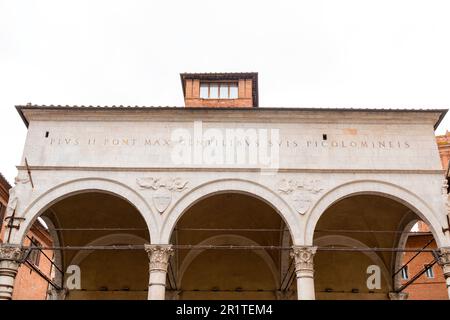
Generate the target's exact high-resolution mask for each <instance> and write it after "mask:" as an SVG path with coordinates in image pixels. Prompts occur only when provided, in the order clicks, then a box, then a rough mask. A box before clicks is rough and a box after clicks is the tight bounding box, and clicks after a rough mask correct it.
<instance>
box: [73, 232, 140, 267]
mask: <svg viewBox="0 0 450 320" xmlns="http://www.w3.org/2000/svg"><path fill="white" fill-rule="evenodd" d="M117 243H126V244H134V245H143V244H145V243H147V240H146V239H144V238H142V237H139V236H136V235H134V234H129V233H113V234H108V235H106V236H103V237H100V238H97V239H95V240H94V241H91V242H89V243H88V244H87V245H86V246H88V247H89V246H109V245H113V244H117ZM93 251H94V250H83V251H79V252H78V253H77V254H76V255H75V256H74V257H73V259H72V260H71V261H70V264H76V265H79V264H80V263H81V262H82V261H83V260H84V259H86V258H87V256H89V255H90V254H91V253H92V252H93Z"/></svg>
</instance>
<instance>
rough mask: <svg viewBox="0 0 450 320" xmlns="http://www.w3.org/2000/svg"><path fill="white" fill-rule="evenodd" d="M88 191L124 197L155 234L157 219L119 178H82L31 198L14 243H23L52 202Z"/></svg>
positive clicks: (152, 235)
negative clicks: (33, 225) (33, 198)
mask: <svg viewBox="0 0 450 320" xmlns="http://www.w3.org/2000/svg"><path fill="white" fill-rule="evenodd" d="M87 192H102V193H107V194H111V195H113V196H116V197H118V198H121V199H123V200H125V201H127V202H128V203H130V204H131V205H132V206H133V207H135V208H136V210H137V211H138V212H139V213H140V214H141V216H142V218H143V219H144V220H145V223H146V225H147V229H148V232H149V237H150V239H153V237H156V235H157V234H158V221H157V220H156V219H155V217H154V215H153V213H152V210H151V208H150V206H149V205H148V203H147V202H146V201H145V199H144V198H143V197H142V196H141V195H140V194H138V193H137V192H136V191H135V190H133V189H132V188H130V187H128V186H127V185H125V184H123V183H121V182H118V181H114V180H110V179H104V178H83V179H77V180H71V181H67V182H64V183H61V184H59V185H57V186H54V187H52V188H50V189H48V190H47V191H45V192H44V193H43V194H42V195H40V196H39V197H37V198H36V199H35V200H34V201H32V202H31V203H30V204H29V205H28V207H27V208H26V209H25V210H24V213H23V217H24V218H25V219H26V220H25V221H26V223H22V224H21V226H20V229H19V230H18V231H17V232H16V233H15V234H14V237H13V243H17V244H20V243H22V242H23V239H24V238H25V235H26V234H27V232H28V230H29V229H30V228H31V226H32V224H33V223H34V221H35V220H36V219H37V218H38V217H39V216H40V215H41V214H42V213H43V212H44V211H45V210H47V209H48V208H50V207H51V206H52V205H53V204H55V203H57V202H58V201H61V200H63V199H65V198H68V197H70V196H73V195H76V194H80V193H87Z"/></svg>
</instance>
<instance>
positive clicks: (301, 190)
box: [277, 179, 323, 215]
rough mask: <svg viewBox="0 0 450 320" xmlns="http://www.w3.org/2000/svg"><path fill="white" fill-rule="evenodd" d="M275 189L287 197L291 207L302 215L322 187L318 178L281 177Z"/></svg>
mask: <svg viewBox="0 0 450 320" xmlns="http://www.w3.org/2000/svg"><path fill="white" fill-rule="evenodd" d="M277 190H278V192H279V193H281V194H282V195H285V196H286V197H288V198H289V200H290V201H289V202H290V203H291V205H292V207H293V208H294V209H295V210H296V211H297V212H298V213H300V214H302V215H303V214H305V213H306V212H308V210H309V209H310V208H311V205H312V203H313V201H314V200H315V199H316V198H317V196H318V195H319V194H320V193H321V192H322V191H323V188H322V187H321V182H320V180H314V179H310V180H296V179H282V180H280V181H279V182H278V186H277Z"/></svg>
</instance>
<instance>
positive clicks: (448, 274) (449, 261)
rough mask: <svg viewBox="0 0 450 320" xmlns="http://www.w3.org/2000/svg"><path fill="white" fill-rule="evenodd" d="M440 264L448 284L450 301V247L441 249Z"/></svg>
mask: <svg viewBox="0 0 450 320" xmlns="http://www.w3.org/2000/svg"><path fill="white" fill-rule="evenodd" d="M438 263H439V265H440V266H441V268H442V271H443V273H444V277H445V282H446V283H447V293H448V297H449V299H450V247H445V248H440V249H439V260H438Z"/></svg>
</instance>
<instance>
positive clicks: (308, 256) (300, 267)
mask: <svg viewBox="0 0 450 320" xmlns="http://www.w3.org/2000/svg"><path fill="white" fill-rule="evenodd" d="M316 251H317V247H303V246H293V247H292V251H291V257H292V258H293V259H294V263H295V271H296V272H297V273H298V272H301V271H314V262H313V259H314V255H315V254H316Z"/></svg>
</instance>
